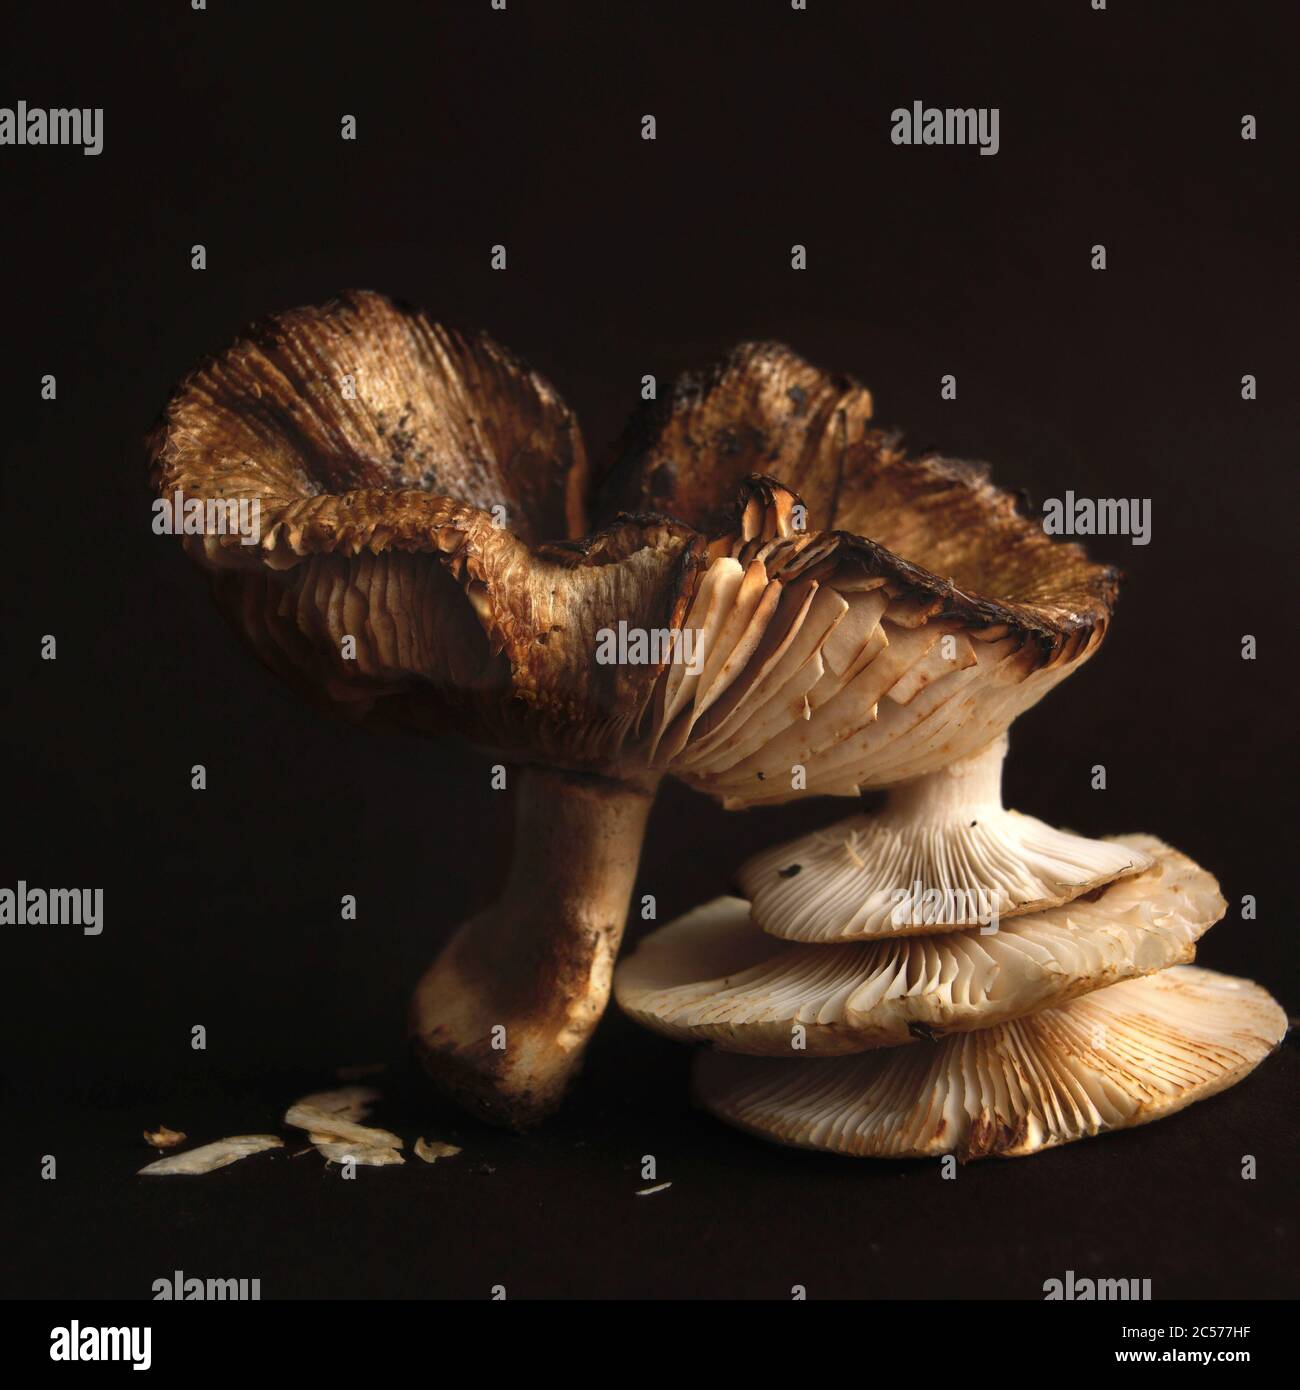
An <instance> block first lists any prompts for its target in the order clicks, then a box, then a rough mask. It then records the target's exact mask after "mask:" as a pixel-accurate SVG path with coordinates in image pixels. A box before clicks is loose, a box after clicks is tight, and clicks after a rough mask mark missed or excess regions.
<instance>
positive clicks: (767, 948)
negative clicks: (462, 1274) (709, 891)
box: [615, 835, 1226, 1057]
mask: <svg viewBox="0 0 1300 1390" xmlns="http://www.w3.org/2000/svg"><path fill="white" fill-rule="evenodd" d="M1113 843H1114V844H1115V845H1117V846H1119V847H1120V848H1121V849H1122V850H1123V851H1125V852H1127V853H1131V854H1134V855H1141V856H1142V857H1143V858H1144V859H1145V860H1146V861H1147V862H1149V863H1151V864H1152V867H1151V868H1150V869H1148V870H1146V871H1145V872H1144V873H1141V874H1139V875H1137V876H1136V877H1131V878H1124V879H1120V880H1118V881H1116V882H1114V883H1112V884H1111V885H1110V886H1109V887H1107V888H1106V889H1104V890H1103V891H1102V892H1101V893H1100V894H1098V895H1097V897H1096V898H1095V900H1088V901H1081V900H1077V899H1076V900H1075V901H1074V902H1072V903H1069V904H1067V905H1065V906H1063V907H1056V908H1049V909H1047V910H1046V911H1043V912H1037V913H1034V914H1033V915H1031V916H1026V917H1015V918H1012V919H1011V920H1010V921H1008V922H1005V923H1001V924H998V927H997V930H995V931H991V932H988V933H985V932H984V931H983V930H982V929H980V928H972V929H970V930H967V931H954V932H949V933H947V934H946V935H943V936H925V937H919V936H912V937H907V938H905V939H903V940H897V941H878V942H871V943H863V944H851V945H841V946H822V945H789V944H787V943H784V942H778V941H774V940H772V938H771V937H768V936H764V935H763V934H762V933H761V932H759V931H758V930H757V929H756V928H755V926H754V925H753V924H752V923H751V921H750V916H749V904H748V903H746V902H745V901H744V900H743V899H740V898H718V899H716V900H715V901H714V902H712V903H708V904H706V905H705V906H704V907H701V908H697V909H696V910H695V911H694V912H691V913H688V914H687V915H686V916H685V917H682V918H679V919H678V920H677V921H676V922H671V923H669V924H668V925H667V926H664V927H661V928H660V929H659V930H657V931H654V932H651V933H650V935H649V936H647V937H646V938H645V939H644V940H643V941H642V942H641V943H640V945H639V946H638V948H637V950H636V951H635V952H634V953H633V954H632V955H631V956H629V957H628V959H627V960H625V961H624V962H623V963H622V964H621V965H620V966H619V969H618V974H617V977H616V979H615V994H616V996H617V998H618V1002H619V1005H620V1006H621V1007H622V1008H623V1010H624V1011H625V1012H626V1013H628V1014H629V1015H631V1016H632V1017H633V1018H635V1019H636V1020H637V1021H638V1022H639V1023H643V1024H644V1025H645V1026H646V1027H648V1028H652V1029H654V1030H655V1031H656V1032H659V1033H664V1034H666V1035H667V1036H669V1037H672V1038H677V1039H679V1040H680V1041H683V1042H710V1043H712V1044H714V1046H716V1047H720V1048H723V1049H725V1050H726V1051H729V1052H743V1053H749V1054H751V1055H754V1056H766V1057H790V1056H792V1055H795V1054H796V1052H797V1053H799V1054H805V1055H807V1056H809V1057H830V1056H839V1055H842V1054H844V1053H850V1052H861V1051H863V1050H864V1049H867V1048H874V1047H890V1046H897V1045H900V1044H904V1043H911V1042H914V1041H916V1040H917V1038H920V1037H936V1036H940V1035H942V1034H944V1033H953V1032H970V1031H972V1030H974V1029H979V1028H988V1027H990V1026H992V1025H993V1024H997V1023H1003V1022H1006V1021H1008V1020H1010V1019H1013V1018H1019V1017H1021V1016H1022V1015H1024V1014H1029V1013H1032V1012H1034V1011H1035V1010H1037V1009H1041V1008H1043V1007H1044V1006H1046V1005H1049V1004H1052V1005H1055V1004H1061V1003H1064V1002H1065V1001H1066V1000H1069V999H1072V998H1074V997H1076V996H1077V995H1081V994H1085V993H1087V992H1089V991H1091V990H1095V989H1101V988H1104V987H1106V986H1108V985H1112V984H1115V983H1116V982H1117V981H1120V980H1124V979H1131V978H1133V977H1136V976H1139V975H1147V974H1150V973H1152V972H1153V971H1157V970H1164V969H1166V968H1167V967H1169V966H1171V965H1178V964H1181V963H1184V962H1186V961H1189V960H1191V959H1192V957H1193V955H1194V954H1195V949H1196V941H1197V940H1198V938H1199V937H1200V936H1201V935H1202V934H1203V933H1204V932H1205V931H1207V930H1208V929H1209V927H1210V926H1212V925H1213V923H1215V922H1216V921H1218V919H1219V918H1220V917H1221V916H1222V915H1223V912H1224V911H1225V908H1226V904H1225V903H1224V901H1223V898H1222V897H1221V896H1220V894H1219V886H1218V884H1217V883H1216V882H1215V880H1214V878H1213V877H1212V876H1211V875H1210V874H1208V873H1206V872H1205V870H1204V869H1201V868H1199V867H1198V866H1197V865H1196V864H1194V863H1193V862H1192V861H1191V860H1190V859H1188V858H1186V856H1184V855H1181V854H1179V853H1177V852H1176V851H1175V850H1172V849H1170V848H1169V846H1168V845H1164V844H1161V843H1160V841H1159V840H1156V839H1154V838H1153V837H1152V836H1149V835H1125V836H1121V837H1118V838H1117V839H1116V840H1115V841H1114V842H1113Z"/></svg>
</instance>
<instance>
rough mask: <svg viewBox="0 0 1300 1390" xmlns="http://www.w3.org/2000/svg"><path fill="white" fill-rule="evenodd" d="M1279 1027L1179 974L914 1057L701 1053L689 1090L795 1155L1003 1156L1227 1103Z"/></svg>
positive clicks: (1178, 969)
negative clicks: (1223, 1097) (1223, 1095)
mask: <svg viewBox="0 0 1300 1390" xmlns="http://www.w3.org/2000/svg"><path fill="white" fill-rule="evenodd" d="M1286 1029H1287V1020H1286V1015H1285V1013H1283V1011H1282V1009H1281V1008H1280V1007H1279V1006H1278V1004H1277V1003H1276V1001H1275V1000H1274V999H1272V998H1271V997H1270V995H1269V994H1268V993H1267V992H1266V991H1265V990H1263V989H1261V988H1260V987H1259V985H1257V984H1254V983H1253V982H1252V981H1250V980H1240V979H1235V978H1233V977H1232V976H1230V975H1220V974H1217V973H1216V972H1214V971H1211V970H1202V969H1200V968H1199V967H1197V966H1192V965H1182V966H1175V967H1174V968H1173V969H1172V970H1163V971H1161V972H1160V973H1159V974H1157V975H1151V976H1148V977H1147V978H1146V979H1141V980H1129V981H1126V982H1124V983H1122V984H1117V985H1112V986H1110V988H1108V989H1102V990H1097V991H1096V992H1095V993H1093V994H1088V995H1085V996H1084V997H1083V998H1081V999H1075V1000H1073V1001H1071V1002H1070V1003H1068V1004H1064V1005H1061V1006H1060V1007H1057V1008H1050V1009H1044V1010H1042V1011H1041V1012H1039V1013H1035V1014H1031V1015H1030V1016H1029V1017H1027V1018H1021V1019H1017V1020H1015V1021H1014V1022H1011V1023H1002V1024H998V1025H996V1026H995V1027H992V1028H987V1029H983V1030H981V1031H979V1032H975V1033H961V1034H956V1035H954V1036H952V1037H949V1038H945V1039H943V1040H942V1041H941V1042H936V1043H926V1044H923V1045H921V1046H917V1047H903V1048H886V1049H883V1050H881V1051H877V1052H866V1053H863V1054H861V1055H860V1056H855V1057H835V1058H830V1059H826V1060H821V1061H817V1060H812V1061H780V1062H778V1061H771V1060H768V1059H764V1058H753V1057H741V1056H737V1055H735V1054H731V1053H725V1052H706V1053H702V1054H701V1055H700V1057H699V1058H698V1060H697V1064H696V1072H695V1086H696V1093H697V1095H698V1097H699V1100H700V1102H701V1104H703V1106H704V1107H705V1108H706V1109H707V1110H709V1111H711V1112H712V1113H713V1114H714V1115H716V1116H718V1118H719V1119H723V1120H726V1121H727V1122H728V1123H729V1124H733V1125H736V1126H738V1127H739V1128H741V1129H743V1130H746V1131H747V1132H748V1133H750V1134H754V1135H757V1136H759V1137H760V1138H764V1139H772V1140H775V1141H777V1142H778V1143H782V1144H792V1145H795V1146H797V1147H799V1148H810V1149H827V1150H830V1151H831V1152H833V1153H842V1154H852V1155H856V1156H859V1157H870V1158H924V1157H931V1156H935V1155H938V1154H948V1153H951V1154H956V1155H957V1156H958V1157H959V1158H960V1159H962V1160H966V1159H973V1158H985V1157H990V1156H1003V1157H1017V1156H1020V1155H1024V1154H1031V1153H1037V1152H1038V1151H1039V1150H1040V1149H1048V1148H1053V1147H1054V1146H1055V1145H1057V1144H1067V1143H1070V1142H1071V1141H1072V1140H1075V1139H1082V1138H1085V1137H1087V1136H1089V1135H1095V1134H1101V1133H1103V1132H1105V1131H1107V1130H1113V1129H1127V1128H1130V1127H1131V1126H1134V1125H1140V1124H1147V1123H1149V1122H1150V1121H1151V1120H1158V1119H1160V1118H1162V1117H1163V1116H1165V1115H1171V1114H1173V1113H1174V1112H1175V1111H1178V1110H1181V1109H1183V1108H1184V1107H1185V1106H1188V1105H1191V1104H1192V1103H1193V1102H1195V1101H1198V1100H1204V1099H1205V1098H1206V1097H1207V1096H1212V1095H1215V1094H1216V1093H1217V1092H1219V1091H1222V1090H1226V1089H1227V1087H1229V1086H1232V1085H1234V1084H1235V1083H1236V1082H1238V1081H1240V1080H1241V1079H1242V1078H1243V1077H1245V1076H1247V1075H1248V1074H1249V1073H1250V1072H1251V1071H1253V1070H1254V1069H1255V1067H1257V1066H1258V1065H1259V1064H1260V1062H1262V1061H1263V1060H1264V1058H1265V1057H1267V1056H1268V1054H1269V1053H1270V1052H1272V1051H1273V1049H1274V1048H1276V1047H1277V1045H1278V1043H1279V1042H1281V1040H1282V1037H1283V1036H1284V1034H1285V1033H1286Z"/></svg>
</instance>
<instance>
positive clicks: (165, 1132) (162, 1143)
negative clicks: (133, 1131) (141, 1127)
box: [144, 1125, 185, 1149]
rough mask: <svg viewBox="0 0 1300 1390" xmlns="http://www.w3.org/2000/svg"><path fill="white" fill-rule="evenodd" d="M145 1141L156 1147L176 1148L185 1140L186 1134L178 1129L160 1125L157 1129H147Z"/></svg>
mask: <svg viewBox="0 0 1300 1390" xmlns="http://www.w3.org/2000/svg"><path fill="white" fill-rule="evenodd" d="M144 1142H145V1143H146V1144H148V1145H150V1146H151V1147H152V1148H155V1149H174V1148H176V1147H177V1146H178V1145H180V1144H183V1143H184V1142H185V1135H184V1134H182V1133H181V1131H180V1130H178V1129H168V1128H167V1126H166V1125H159V1126H158V1128H157V1129H146V1130H145V1132H144Z"/></svg>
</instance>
